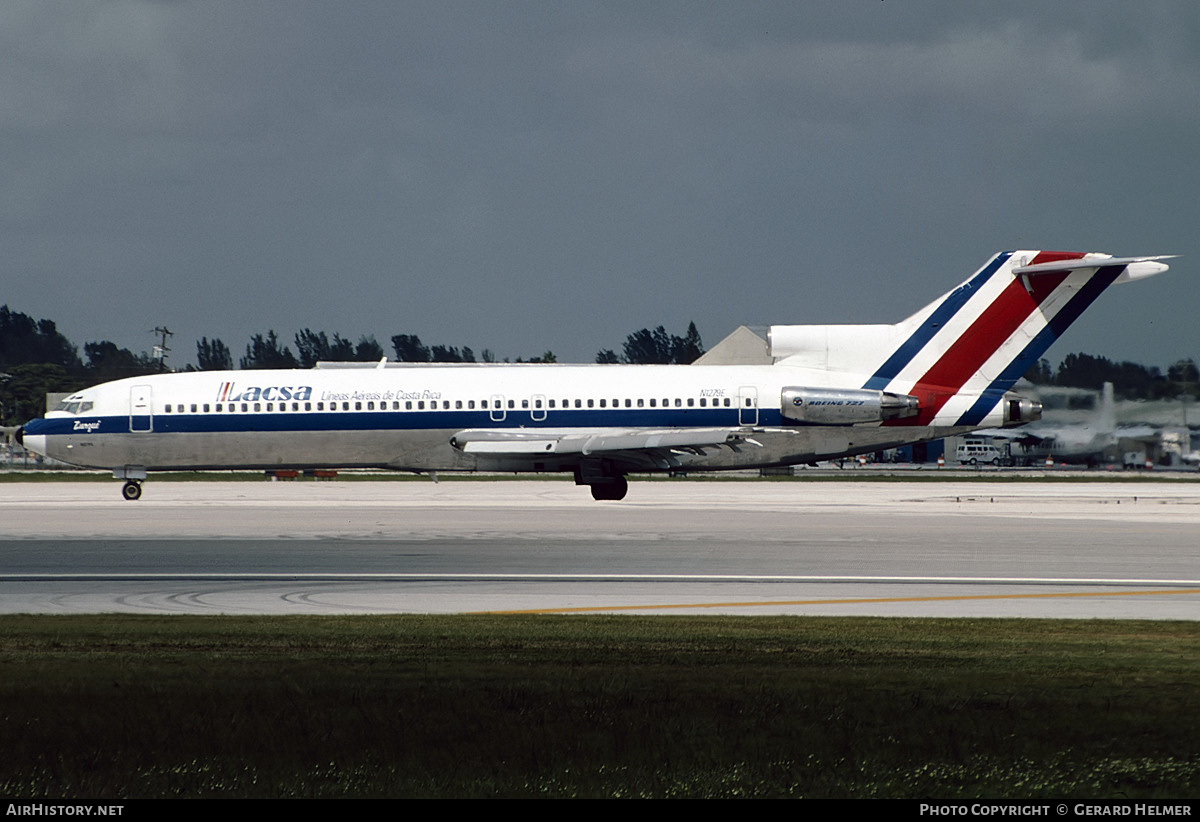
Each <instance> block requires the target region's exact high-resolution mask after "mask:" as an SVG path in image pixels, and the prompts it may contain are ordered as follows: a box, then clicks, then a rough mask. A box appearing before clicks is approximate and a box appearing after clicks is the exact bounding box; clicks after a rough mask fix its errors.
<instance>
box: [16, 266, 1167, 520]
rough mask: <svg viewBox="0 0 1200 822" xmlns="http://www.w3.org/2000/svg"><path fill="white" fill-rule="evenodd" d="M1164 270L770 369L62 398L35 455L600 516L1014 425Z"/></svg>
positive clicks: (137, 475)
mask: <svg viewBox="0 0 1200 822" xmlns="http://www.w3.org/2000/svg"><path fill="white" fill-rule="evenodd" d="M1162 259H1166V258H1165V257H1122V258H1116V257H1112V256H1110V255H1107V254H1095V253H1076V252H1053V251H1006V252H1003V253H1001V254H997V255H996V256H995V257H993V258H992V259H991V260H990V261H989V262H988V263H987V264H986V265H985V266H984V267H983V268H981V269H980V270H979V271H978V272H976V273H975V274H974V275H972V276H971V277H970V279H968V280H967V281H966V282H964V283H962V284H961V285H959V286H958V287H957V288H955V289H954V290H953V291H950V292H949V293H947V294H945V295H944V296H942V297H939V298H938V299H937V300H935V301H934V302H932V303H930V304H929V305H927V306H925V307H924V308H922V309H921V310H920V311H918V312H917V313H915V314H913V315H912V316H911V317H909V318H908V319H906V320H903V321H901V322H899V323H897V324H895V325H816V326H805V325H776V326H772V327H771V328H770V329H769V331H768V345H769V351H770V354H771V358H772V360H773V364H771V365H688V366H678V365H508V364H505V365H498V364H455V365H440V364H439V365H432V364H403V363H388V362H387V361H386V360H384V361H381V362H380V363H378V364H377V365H374V364H368V365H367V366H366V367H362V365H361V364H356V365H357V367H355V366H352V365H344V366H338V367H329V366H328V365H326V366H325V367H318V368H316V369H310V370H277V371H224V372H212V371H210V372H192V373H176V374H161V375H154V376H149V377H134V378H131V379H124V380H117V381H115V382H110V383H105V384H103V385H98V386H95V387H93V388H88V389H86V390H84V391H80V392H78V393H76V394H72V395H71V396H69V397H67V398H66V399H65V400H64V401H63V402H62V403H61V404H60V405H59V406H58V407H57V408H55V409H54V410H53V411H50V412H48V413H47V414H46V416H45V417H44V418H42V419H38V420H33V421H31V422H29V423H28V424H27V425H26V426H25V427H24V429H23V430H22V431H21V432H19V434H18V435H19V436H20V437H21V438H22V439H23V441H24V444H25V445H26V447H28V448H29V449H31V450H33V451H35V452H37V453H40V454H44V455H46V456H49V457H53V458H55V459H58V460H62V461H64V462H68V463H73V464H75V465H80V466H87V467H95V468H106V469H112V472H113V476H114V477H116V478H117V479H124V480H125V481H126V482H125V485H124V489H123V493H124V496H125V498H126V499H130V500H133V499H137V498H138V497H139V496H141V482H142V480H144V479H145V478H146V476H147V474H148V472H150V471H162V470H193V469H194V470H204V469H230V468H253V469H284V468H297V469H309V468H388V469H396V470H405V471H416V472H436V471H505V472H507V471H514V472H571V473H573V474H574V476H575V482H576V484H577V485H587V486H589V487H590V489H591V492H592V496H593V497H595V498H596V499H598V500H617V499H622V498H624V496H625V493H626V490H627V482H626V475H628V474H631V473H639V472H667V471H684V470H686V471H719V470H730V469H742V468H761V467H769V466H778V465H795V464H802V463H809V462H814V461H816V460H823V459H830V458H836V457H844V456H852V455H854V454H861V453H866V452H871V451H877V450H881V449H885V448H894V447H897V446H900V445H905V444H909V443H914V442H925V441H928V440H933V439H939V438H941V437H945V436H949V435H952V434H962V433H966V432H968V431H973V430H976V429H979V428H994V427H1004V426H1012V425H1019V424H1021V423H1025V422H1029V421H1030V420H1036V419H1038V418H1039V417H1040V405H1038V404H1037V403H1035V402H1032V401H1030V400H1028V399H1024V398H1022V397H1019V396H1017V395H1015V394H1012V393H1009V389H1010V388H1011V387H1012V385H1013V383H1014V382H1015V381H1016V380H1017V379H1018V378H1019V377H1020V376H1021V375H1022V374H1024V373H1025V371H1026V370H1027V369H1028V368H1029V367H1030V365H1032V364H1033V363H1034V362H1036V361H1037V360H1038V358H1039V357H1041V355H1042V353H1043V352H1045V350H1046V349H1047V348H1048V347H1049V345H1050V344H1051V342H1053V341H1054V340H1055V339H1056V338H1057V337H1058V336H1059V335H1060V334H1062V332H1063V331H1064V330H1066V328H1067V326H1069V325H1070V324H1071V323H1072V322H1073V321H1074V320H1075V319H1076V318H1077V317H1078V316H1079V315H1080V314H1081V313H1082V312H1083V311H1084V310H1085V309H1086V308H1087V307H1088V306H1089V305H1091V303H1092V301H1093V300H1094V299H1096V297H1097V296H1099V295H1100V293H1101V292H1102V291H1104V290H1105V289H1106V288H1107V287H1108V286H1110V285H1112V284H1114V283H1121V282H1126V281H1130V280H1136V279H1141V278H1143V277H1148V276H1151V275H1153V274H1157V273H1159V272H1161V271H1165V270H1166V269H1167V266H1166V265H1165V264H1164V263H1162V262H1159V260H1162Z"/></svg>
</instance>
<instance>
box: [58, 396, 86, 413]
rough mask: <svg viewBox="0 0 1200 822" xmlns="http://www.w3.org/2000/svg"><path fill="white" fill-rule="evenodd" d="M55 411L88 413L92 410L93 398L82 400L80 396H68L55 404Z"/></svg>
mask: <svg viewBox="0 0 1200 822" xmlns="http://www.w3.org/2000/svg"><path fill="white" fill-rule="evenodd" d="M54 410H55V411H66V412H67V413H68V414H86V413H87V412H88V411H91V410H92V402H91V400H81V399H79V397H67V398H66V399H65V400H63V401H62V402H60V403H59V404H58V405H56V406H54Z"/></svg>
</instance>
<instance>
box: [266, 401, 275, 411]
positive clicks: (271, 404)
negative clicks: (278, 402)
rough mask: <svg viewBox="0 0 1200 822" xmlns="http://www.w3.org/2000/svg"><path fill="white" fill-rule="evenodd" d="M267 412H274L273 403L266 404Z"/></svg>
mask: <svg viewBox="0 0 1200 822" xmlns="http://www.w3.org/2000/svg"><path fill="white" fill-rule="evenodd" d="M267 410H268V411H274V410H275V403H273V402H269V403H267Z"/></svg>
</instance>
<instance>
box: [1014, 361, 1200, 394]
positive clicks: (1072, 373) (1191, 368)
mask: <svg viewBox="0 0 1200 822" xmlns="http://www.w3.org/2000/svg"><path fill="white" fill-rule="evenodd" d="M1025 379H1027V380H1029V381H1030V382H1031V383H1033V384H1034V385H1058V386H1065V387H1069V388H1090V389H1093V390H1095V391H1099V390H1100V388H1101V387H1102V386H1103V385H1104V383H1106V382H1111V383H1112V384H1113V394H1114V395H1116V396H1118V397H1122V398H1124V399H1127V400H1161V399H1171V398H1174V397H1178V396H1179V395H1181V394H1190V395H1192V396H1196V397H1200V369H1198V368H1197V367H1196V363H1195V362H1194V361H1193V360H1191V359H1186V360H1177V361H1176V362H1175V363H1174V364H1173V365H1171V366H1170V367H1169V368H1167V373H1166V374H1163V373H1162V371H1161V370H1159V369H1158V368H1157V367H1155V366H1146V365H1141V364H1139V363H1135V362H1128V361H1126V362H1113V361H1112V360H1110V359H1108V358H1107V357H1095V356H1092V355H1091V354H1082V353H1080V354H1068V355H1067V356H1065V357H1064V358H1063V360H1062V362H1061V363H1059V364H1058V368H1057V369H1055V370H1051V368H1050V363H1049V362H1048V361H1047V360H1044V359H1043V360H1039V361H1038V362H1037V364H1035V365H1034V366H1033V367H1032V368H1030V369H1029V371H1028V372H1026V374H1025Z"/></svg>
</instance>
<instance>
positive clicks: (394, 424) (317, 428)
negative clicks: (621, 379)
mask: <svg viewBox="0 0 1200 822" xmlns="http://www.w3.org/2000/svg"><path fill="white" fill-rule="evenodd" d="M738 412H739V409H738V408H737V407H733V408H663V409H649V408H643V409H636V408H631V409H623V408H622V409H615V408H614V409H599V408H594V409H578V410H576V409H569V410H568V409H558V410H551V411H549V413H548V414H547V415H546V419H544V420H534V419H532V418H531V416H530V413H529V411H528V410H527V409H519V410H516V411H508V414H507V416H506V418H505V419H504V420H500V421H496V420H493V419H491V417H490V415H489V412H488V411H481V410H475V411H469V410H465V409H464V410H439V411H268V412H259V413H241V412H238V413H208V414H201V413H196V414H189V413H184V414H155V415H154V430H153V432H147V431H136V430H135V431H133V432H132V434H133V435H136V436H148V435H152V434H195V433H216V434H239V433H251V432H268V431H273V432H292V433H315V432H339V431H375V432H379V433H381V434H386V433H389V432H401V431H426V430H436V431H443V430H455V429H463V428H489V429H495V430H499V431H503V430H512V429H518V428H519V429H522V430H524V431H526V432H530V431H536V430H538V429H539V428H559V429H571V428H578V429H581V430H583V431H586V430H590V429H594V428H681V429H687V428H737V427H740V426H739V424H738ZM758 414H759V424H760V425H768V426H779V425H783V424H784V421H783V415H782V413H781V412H780V410H779V408H777V407H759V408H758ZM134 420H135V424H139V425H142V426H143V427H148V426H149V424H150V418H149V417H145V416H142V417H135V418H134ZM129 421H130V418H129V417H128V416H127V415H121V416H105V417H80V418H78V419H58V418H55V419H45V418H42V419H37V420H31V421H30V422H29V423H27V424H26V426H25V431H26V433H27V434H30V435H33V434H46V435H48V436H71V435H75V436H85V435H88V434H130V433H131V432H130V426H129ZM77 424H78V425H80V426H81V427H78V428H77V427H76V425H77ZM82 426H86V427H82Z"/></svg>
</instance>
